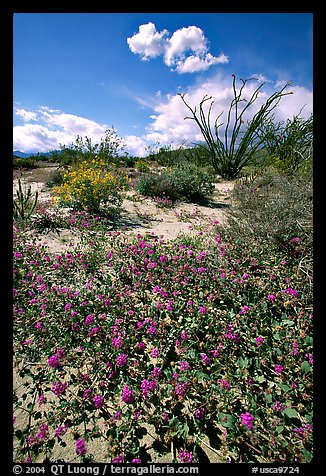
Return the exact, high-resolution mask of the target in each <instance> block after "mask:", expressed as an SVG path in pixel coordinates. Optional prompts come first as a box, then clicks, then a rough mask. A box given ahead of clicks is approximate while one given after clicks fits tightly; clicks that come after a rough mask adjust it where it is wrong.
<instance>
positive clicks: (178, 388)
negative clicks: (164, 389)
mask: <svg viewBox="0 0 326 476" xmlns="http://www.w3.org/2000/svg"><path fill="white" fill-rule="evenodd" d="M174 391H175V393H176V394H177V395H178V396H179V397H184V395H185V394H186V391H187V384H186V383H184V382H178V383H176V385H175V387H174Z"/></svg>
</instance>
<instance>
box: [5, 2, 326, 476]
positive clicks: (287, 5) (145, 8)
mask: <svg viewBox="0 0 326 476" xmlns="http://www.w3.org/2000/svg"><path fill="white" fill-rule="evenodd" d="M219 3H220V4H219V5H216V4H215V5H214V4H213V5H214V6H215V8H214V6H213V5H207V7H210V8H208V10H206V11H203V9H201V10H200V11H197V10H196V9H195V10H190V11H187V10H186V9H185V10H183V9H182V6H179V7H178V8H176V4H175V2H174V3H173V4H172V7H171V8H170V7H169V4H168V3H166V2H164V4H161V5H158V3H155V4H154V2H151V3H150V4H149V2H148V4H147V5H146V4H145V5H144V4H143V3H142V4H141V5H139V2H137V6H138V7H139V9H138V10H137V11H130V10H127V11H123V10H121V9H116V10H114V8H112V5H110V4H109V2H107V3H106V4H105V3H104V5H103V2H98V1H96V0H95V1H93V2H92V4H91V5H92V9H91V10H88V9H86V10H85V9H83V8H81V7H82V6H83V4H81V3H78V6H77V5H71V2H70V3H69V2H63V1H61V0H57V1H55V2H53V1H51V0H48V1H47V2H46V3H44V2H42V3H39V2H35V1H29V2H27V1H26V0H20V1H11V2H10V1H9V2H6V1H3V2H1V3H0V35H1V36H0V51H1V66H2V68H1V70H2V72H1V74H0V85H1V89H0V91H1V94H0V98H1V99H0V100H1V108H0V111H1V112H2V118H3V120H2V121H1V127H0V138H1V152H2V153H1V157H0V160H1V176H2V180H1V186H0V191H1V194H3V197H1V198H2V200H1V205H2V208H1V214H0V217H1V218H0V226H1V234H0V251H1V258H0V259H1V261H0V263H1V266H0V269H1V272H2V273H3V276H2V280H1V283H2V285H1V288H0V289H1V304H2V307H1V311H2V312H0V316H1V321H2V322H1V331H2V332H1V336H2V342H1V345H0V349H1V352H2V353H3V356H2V358H1V359H0V362H1V364H2V367H3V370H2V380H1V392H0V395H1V397H2V400H3V402H2V407H1V412H0V415H1V416H0V428H1V430H2V436H4V438H2V444H1V455H2V458H1V462H0V467H1V468H3V467H4V466H5V467H6V468H7V467H8V471H6V470H4V474H8V475H9V474H13V470H12V468H13V461H12V397H11V395H12V324H11V318H12V200H11V197H12V167H11V160H12V150H13V148H12V145H13V141H12V130H13V16H14V15H15V13H148V12H153V13H209V12H212V13H312V14H313V23H314V98H316V99H317V100H314V118H315V121H314V129H315V134H314V135H315V141H314V142H315V146H314V149H315V160H314V272H315V276H316V277H315V279H314V283H315V284H314V316H315V317H314V320H315V330H314V349H315V352H314V355H315V363H314V392H315V397H314V407H315V410H314V414H315V417H314V445H315V448H314V459H313V461H312V462H311V463H309V464H304V465H303V464H299V465H298V466H299V467H300V473H299V474H315V471H318V470H319V467H320V465H321V463H322V436H321V435H322V426H321V409H322V408H323V401H322V395H323V394H322V388H320V384H321V383H322V381H323V378H322V375H323V374H322V370H323V366H322V363H321V361H320V357H321V355H320V354H321V352H320V350H321V348H322V344H323V334H322V328H320V324H321V323H322V319H323V317H324V316H323V313H322V292H323V290H324V289H323V274H324V273H323V267H322V259H321V258H322V257H323V253H322V251H323V250H324V247H323V243H322V242H323V238H322V230H320V229H319V226H320V225H321V223H322V220H320V218H321V216H322V215H323V205H322V200H323V197H322V196H321V194H320V191H321V189H322V186H323V183H322V180H323V179H324V177H323V174H322V168H321V167H322V163H321V161H322V160H325V159H324V158H323V155H322V153H321V151H320V153H318V152H319V148H320V144H321V136H322V127H323V126H324V124H323V116H322V110H323V107H322V101H321V98H322V97H323V96H322V84H321V82H322V78H323V76H322V72H321V71H320V66H321V62H319V59H320V54H321V51H322V44H321V41H323V36H322V35H321V31H322V21H323V15H322V12H323V10H322V9H321V8H320V10H319V11H318V10H317V8H316V7H317V2H316V1H301V0H300V1H295V2H294V1H293V2H291V1H289V0H288V1H287V2H285V1H284V0H283V1H279V0H274V1H273V2H271V3H270V4H269V5H266V4H264V2H261V1H260V2H258V1H251V2H244V1H241V2H239V1H237V0H234V1H233V2H232V3H231V2H230V3H229V2H219ZM105 6H107V7H108V6H110V7H111V8H110V9H109V10H106V9H105V8H104V7H105ZM133 6H134V5H133ZM158 6H161V7H163V6H164V8H165V11H163V10H162V9H161V8H158V9H157V7H158ZM188 6H189V5H188ZM217 6H218V9H217V11H216V7H217ZM318 6H321V7H322V2H318ZM113 7H114V5H113ZM155 7H156V9H155ZM266 54H268V52H266ZM7 406H8V408H7ZM212 464H213V466H211V465H212ZM3 465H4V466H3ZM39 466H41V465H39ZM74 466H75V465H74ZM128 466H130V465H128ZM143 466H148V465H143ZM156 466H164V465H159V464H157V465H156ZM194 466H196V465H194ZM198 466H199V469H200V470H199V474H205V473H206V470H208V471H210V470H211V469H212V468H213V467H214V466H215V469H217V471H219V469H221V470H222V474H228V471H230V470H231V472H233V471H235V472H236V471H237V470H238V469H239V468H240V469H239V471H240V474H251V468H252V466H258V467H259V468H263V467H264V466H265V467H276V466H281V465H279V464H277V463H276V464H270V465H263V464H257V465H256V464H254V465H251V464H246V465H225V464H218V463H215V464H214V463H211V464H210V465H198ZM285 466H287V465H285ZM289 466H290V465H289ZM292 466H294V465H292ZM213 469H214V468H213ZM22 474H25V470H24V468H23V472H22ZM43 474H44V473H43ZM45 474H52V473H51V472H50V467H49V472H46V473H45ZM63 474H65V473H63ZM107 474H110V473H107ZM165 474H166V473H165Z"/></svg>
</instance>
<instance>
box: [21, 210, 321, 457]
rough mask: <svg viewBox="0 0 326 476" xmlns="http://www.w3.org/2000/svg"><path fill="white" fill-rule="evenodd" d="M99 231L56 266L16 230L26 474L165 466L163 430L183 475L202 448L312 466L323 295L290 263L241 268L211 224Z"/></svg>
mask: <svg viewBox="0 0 326 476" xmlns="http://www.w3.org/2000/svg"><path fill="white" fill-rule="evenodd" d="M201 218H202V217H201ZM67 220H74V221H75V222H76V220H77V215H76V214H72V215H71V217H67ZM99 220H100V218H99V219H98V220H94V223H95V221H96V233H94V226H95V224H94V223H93V225H92V224H91V225H90V226H89V227H88V228H87V227H83V231H82V232H83V240H82V242H81V243H80V244H78V245H76V247H74V248H73V249H71V250H70V251H69V252H64V253H57V254H53V253H50V252H49V250H48V249H47V247H46V246H44V245H42V244H39V243H37V241H36V240H33V239H32V237H31V235H30V234H28V233H26V231H28V227H26V225H24V226H22V225H20V224H19V223H18V222H15V224H14V225H15V226H14V256H13V266H14V279H13V281H14V289H13V293H14V315H13V326H14V356H15V372H16V373H17V379H18V380H19V382H20V388H19V389H18V388H17V391H16V393H15V396H14V437H15V441H14V447H15V455H14V458H15V461H17V462H19V461H29V462H35V461H44V460H45V459H46V458H47V459H48V460H50V461H54V460H57V459H58V457H57V456H53V455H58V449H59V450H61V457H60V458H61V460H63V461H90V460H92V459H93V460H96V456H95V455H94V451H93V450H94V445H96V444H100V445H101V448H102V449H103V448H104V453H105V456H104V458H105V461H113V462H125V463H129V462H134V463H136V462H143V463H146V462H149V461H153V462H155V459H154V457H153V456H152V453H150V451H149V448H148V446H147V445H146V444H145V443H144V436H146V433H147V432H148V431H149V428H154V429H155V432H156V436H157V439H158V442H157V443H159V446H157V448H159V453H158V455H159V454H160V455H162V454H165V455H166V458H167V459H166V461H169V462H182V463H187V462H202V461H204V460H205V454H204V451H203V448H204V449H205V446H203V441H205V442H206V443H205V444H206V446H207V445H208V446H209V448H210V450H211V451H212V452H213V454H214V455H215V456H216V461H219V462H235V463H239V462H244V463H245V462H256V461H257V462H287V463H290V462H309V461H310V460H311V459H312V455H313V448H312V430H313V427H312V411H313V409H312V368H313V347H312V344H313V342H312V322H313V318H312V296H311V292H310V291H309V286H308V285H307V280H306V278H305V275H304V273H300V272H298V268H297V266H296V263H295V261H293V260H291V257H289V256H287V255H286V250H285V251H284V253H283V254H282V253H274V254H270V253H266V254H265V255H264V256H262V255H257V256H255V250H254V249H253V250H252V255H250V256H248V255H247V254H246V255H241V253H239V250H238V249H237V248H236V245H235V244H234V243H232V242H231V243H230V242H226V241H225V240H224V238H223V230H222V229H221V228H219V224H218V223H216V222H214V221H213V220H210V221H209V219H208V218H207V221H206V224H205V225H202V227H201V228H200V229H198V233H197V235H196V236H193V237H191V236H187V235H180V236H179V237H178V238H176V239H174V240H171V241H165V240H163V239H162V238H161V237H159V236H156V235H141V234H136V235H126V234H124V233H123V232H119V231H115V232H114V231H111V232H107V231H106V230H105V226H103V227H102V228H101V226H99V223H98V221H99ZM90 223H91V222H90ZM294 246H295V244H294ZM68 448H70V452H69V456H68V453H67V449H68ZM59 453H60V451H59ZM206 460H207V456H206Z"/></svg>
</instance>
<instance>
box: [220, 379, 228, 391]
mask: <svg viewBox="0 0 326 476" xmlns="http://www.w3.org/2000/svg"><path fill="white" fill-rule="evenodd" d="M218 383H219V385H220V388H222V389H225V390H229V389H230V383H229V381H228V380H226V379H224V378H221V379H219V380H218Z"/></svg>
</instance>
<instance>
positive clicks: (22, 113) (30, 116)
mask: <svg viewBox="0 0 326 476" xmlns="http://www.w3.org/2000/svg"><path fill="white" fill-rule="evenodd" d="M15 113H16V114H17V116H19V117H21V119H22V120H23V121H24V122H29V121H36V120H37V113H36V112H32V111H26V109H16V111H15Z"/></svg>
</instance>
